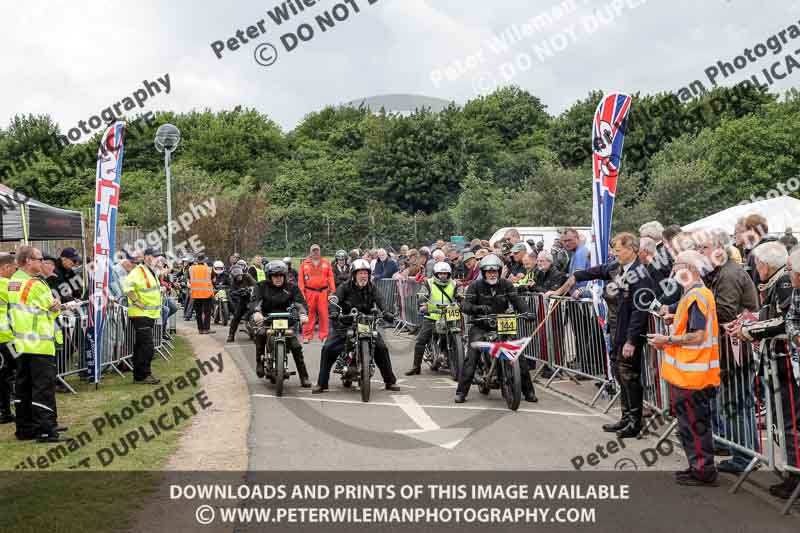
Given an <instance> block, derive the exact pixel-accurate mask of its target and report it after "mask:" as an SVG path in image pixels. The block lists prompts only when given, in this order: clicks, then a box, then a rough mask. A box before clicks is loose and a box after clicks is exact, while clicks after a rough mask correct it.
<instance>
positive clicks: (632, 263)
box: [545, 233, 655, 438]
mask: <svg viewBox="0 0 800 533" xmlns="http://www.w3.org/2000/svg"><path fill="white" fill-rule="evenodd" d="M611 246H612V248H613V249H614V255H615V256H616V260H614V261H611V262H609V263H606V264H605V265H598V266H595V267H591V268H587V269H585V270H578V271H576V272H575V273H574V274H572V275H571V276H570V277H569V279H567V281H566V282H565V283H564V284H563V285H562V286H561V287H560V288H559V289H558V290H556V291H553V292H551V293H545V295H546V296H549V295H550V294H555V295H557V296H561V295H563V294H566V293H567V292H568V291H569V290H570V289H571V288H572V287H574V286H575V285H576V283H578V282H585V281H589V280H592V279H602V280H606V281H613V283H614V288H615V290H616V291H617V293H618V296H617V298H618V303H617V315H616V316H617V319H616V320H617V324H616V325H617V327H616V332H615V334H614V337H613V340H612V342H613V346H612V352H611V357H610V359H611V364H612V369H613V372H614V377H615V378H616V380H617V381H618V382H619V384H620V387H621V389H622V390H621V392H622V394H621V400H622V417H621V418H620V421H619V422H617V423H616V424H606V425H604V426H603V430H604V431H609V432H617V437H619V438H633V437H636V436H638V435H639V432H640V431H641V430H642V408H643V401H644V396H643V394H644V392H643V388H642V382H641V372H642V356H643V352H644V339H645V337H644V334H645V331H646V329H647V322H648V312H649V311H648V310H649V307H650V304H651V303H652V300H653V296H654V288H655V287H654V285H653V280H652V279H650V275H649V274H648V273H647V269H646V268H645V267H644V265H642V264H641V263H640V262H639V259H638V258H637V256H636V254H637V252H638V251H639V242H638V239H637V238H636V236H634V235H633V234H631V233H620V234H619V235H617V236H616V237H614V238H613V239H612V241H611Z"/></svg>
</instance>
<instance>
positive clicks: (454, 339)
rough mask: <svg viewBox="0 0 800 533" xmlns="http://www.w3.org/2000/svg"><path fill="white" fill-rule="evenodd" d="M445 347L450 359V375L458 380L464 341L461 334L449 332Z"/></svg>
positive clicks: (462, 363)
mask: <svg viewBox="0 0 800 533" xmlns="http://www.w3.org/2000/svg"><path fill="white" fill-rule="evenodd" d="M447 347H448V358H449V360H450V377H451V378H453V380H454V381H458V379H459V378H460V377H461V368H462V367H463V366H464V343H463V341H462V340H461V335H456V334H451V335H450V341H449V342H448V343H447Z"/></svg>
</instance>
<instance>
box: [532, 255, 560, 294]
mask: <svg viewBox="0 0 800 533" xmlns="http://www.w3.org/2000/svg"><path fill="white" fill-rule="evenodd" d="M565 281H567V275H566V274H564V273H563V272H561V271H560V270H558V269H557V268H555V267H554V266H553V254H551V253H550V250H542V251H541V252H540V253H539V255H538V256H537V258H536V270H535V272H534V285H533V292H540V293H543V292H548V291H554V290H557V289H558V288H559V287H561V286H562V285H563V284H564V282H565Z"/></svg>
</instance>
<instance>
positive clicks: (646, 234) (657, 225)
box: [639, 220, 680, 283]
mask: <svg viewBox="0 0 800 533" xmlns="http://www.w3.org/2000/svg"><path fill="white" fill-rule="evenodd" d="M674 230H675V228H674V227H673V228H672V231H674ZM664 231H665V230H664V226H662V225H661V222H659V221H657V220H653V221H651V222H647V223H645V224H642V226H641V227H640V228H639V248H640V249H641V246H642V240H643V239H644V238H648V239H652V240H653V243H654V244H655V250H654V251H653V257H654V258H655V257H658V258H659V259H658V261H653V259H651V261H653V267H652V269H648V270H649V271H650V273H651V275H652V272H653V270H658V271H659V276H658V279H656V278H653V281H655V282H656V283H658V282H659V281H660V280H662V279H664V278H668V277H669V276H670V274H672V254H671V253H670V252H669V250H668V249H667V246H666V244H665V243H664ZM678 231H680V228H678ZM640 258H641V256H640Z"/></svg>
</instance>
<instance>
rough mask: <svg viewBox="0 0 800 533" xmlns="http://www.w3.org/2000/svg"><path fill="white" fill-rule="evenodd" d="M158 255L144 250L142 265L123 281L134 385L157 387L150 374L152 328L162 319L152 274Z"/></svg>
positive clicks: (152, 350)
mask: <svg viewBox="0 0 800 533" xmlns="http://www.w3.org/2000/svg"><path fill="white" fill-rule="evenodd" d="M160 255H161V252H159V251H158V250H156V249H154V248H148V249H146V250H145V251H144V262H143V263H142V264H140V265H137V266H136V268H134V269H133V270H131V272H130V273H129V274H128V276H127V277H126V278H125V292H126V293H127V295H128V317H129V318H130V320H131V324H132V325H133V335H134V340H133V382H134V383H137V384H142V385H156V384H158V383H159V382H160V380H158V379H157V378H155V377H154V376H153V375H152V372H151V370H150V364H151V362H152V361H153V352H154V351H155V346H154V343H153V328H154V326H155V321H156V320H158V319H159V318H161V286H160V284H159V283H158V276H157V275H156V273H155V271H154V270H153V268H154V265H155V263H156V258H157V257H158V256H160ZM200 257H201V256H198V259H200ZM195 266H198V265H195ZM203 266H205V265H203ZM206 268H208V267H207V266H206ZM210 282H211V280H210V277H209V283H210Z"/></svg>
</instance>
